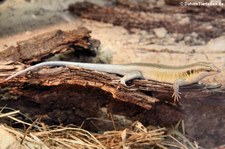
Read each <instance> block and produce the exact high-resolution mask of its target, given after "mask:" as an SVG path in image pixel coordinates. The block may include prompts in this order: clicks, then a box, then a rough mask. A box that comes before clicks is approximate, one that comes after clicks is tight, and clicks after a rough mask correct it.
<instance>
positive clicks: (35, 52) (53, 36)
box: [0, 28, 100, 64]
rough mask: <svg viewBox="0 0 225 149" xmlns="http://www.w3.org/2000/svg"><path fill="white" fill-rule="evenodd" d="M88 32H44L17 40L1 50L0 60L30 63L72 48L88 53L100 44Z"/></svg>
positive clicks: (86, 30) (83, 29) (84, 29)
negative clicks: (14, 43)
mask: <svg viewBox="0 0 225 149" xmlns="http://www.w3.org/2000/svg"><path fill="white" fill-rule="evenodd" d="M90 33H91V31H90V30H88V29H86V28H78V29H77V30H71V31H62V30H55V31H52V32H48V33H44V34H41V35H38V36H35V37H33V38H31V39H28V40H25V41H20V42H18V43H17V46H16V47H14V46H11V47H9V48H7V49H5V50H2V51H1V52H0V60H1V61H13V62H21V63H25V64H31V63H34V62H40V61H41V60H43V59H46V58H48V57H50V56H52V55H54V54H57V53H62V52H65V51H68V50H72V49H73V50H77V49H83V51H86V52H87V53H88V52H89V51H91V50H95V49H97V48H98V47H99V44H100V42H99V41H97V40H95V39H91V38H90ZM95 52H96V51H95Z"/></svg>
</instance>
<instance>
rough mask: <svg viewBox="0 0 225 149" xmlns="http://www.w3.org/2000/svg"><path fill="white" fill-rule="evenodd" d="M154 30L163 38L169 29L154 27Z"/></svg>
mask: <svg viewBox="0 0 225 149" xmlns="http://www.w3.org/2000/svg"><path fill="white" fill-rule="evenodd" d="M153 32H154V33H155V35H156V36H157V37H158V38H163V37H165V36H166V34H167V30H166V29H165V28H164V27H161V28H155V29H153Z"/></svg>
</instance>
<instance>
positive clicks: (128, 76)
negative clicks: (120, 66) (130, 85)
mask: <svg viewBox="0 0 225 149" xmlns="http://www.w3.org/2000/svg"><path fill="white" fill-rule="evenodd" d="M138 78H139V79H144V77H143V75H142V73H141V72H140V71H132V72H129V73H127V74H125V75H124V76H123V77H122V78H121V79H120V83H121V84H123V85H124V86H126V87H127V84H126V82H127V81H129V80H133V79H138Z"/></svg>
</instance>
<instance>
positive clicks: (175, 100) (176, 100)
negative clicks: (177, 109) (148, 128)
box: [172, 92, 181, 103]
mask: <svg viewBox="0 0 225 149" xmlns="http://www.w3.org/2000/svg"><path fill="white" fill-rule="evenodd" d="M180 94H181V92H174V93H173V95H172V97H173V99H174V103H176V102H178V101H179V99H180V98H181V96H180Z"/></svg>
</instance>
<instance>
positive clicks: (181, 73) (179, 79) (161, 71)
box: [5, 61, 221, 102]
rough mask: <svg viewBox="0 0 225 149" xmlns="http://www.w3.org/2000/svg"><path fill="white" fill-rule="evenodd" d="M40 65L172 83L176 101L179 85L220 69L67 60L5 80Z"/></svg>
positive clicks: (123, 80)
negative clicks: (75, 68) (68, 67)
mask: <svg viewBox="0 0 225 149" xmlns="http://www.w3.org/2000/svg"><path fill="white" fill-rule="evenodd" d="M42 66H76V67H81V68H85V69H90V70H96V71H101V72H108V73H115V74H118V75H122V76H123V77H122V78H121V79H120V83H121V84H123V85H125V86H126V82H127V81H129V80H132V79H135V78H141V79H149V80H155V81H158V82H164V83H169V84H173V90H174V93H173V95H172V97H173V98H174V101H175V102H177V101H178V100H179V99H180V94H181V93H180V92H179V87H180V86H184V85H189V84H193V83H197V82H198V81H200V80H201V79H203V78H205V77H207V76H210V75H214V74H217V73H219V72H220V71H221V70H220V69H219V68H217V67H216V66H215V65H213V64H212V63H207V62H198V63H194V64H190V65H186V66H166V65H160V64H151V63H133V64H93V63H79V62H67V61H49V62H42V63H39V64H36V65H34V66H31V67H28V68H26V69H24V70H22V71H19V72H17V73H15V74H13V75H11V76H9V77H8V78H6V79H5V81H7V80H10V79H12V78H14V77H16V76H19V75H22V74H25V73H27V72H28V71H34V70H36V69H37V68H40V67H42Z"/></svg>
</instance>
